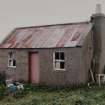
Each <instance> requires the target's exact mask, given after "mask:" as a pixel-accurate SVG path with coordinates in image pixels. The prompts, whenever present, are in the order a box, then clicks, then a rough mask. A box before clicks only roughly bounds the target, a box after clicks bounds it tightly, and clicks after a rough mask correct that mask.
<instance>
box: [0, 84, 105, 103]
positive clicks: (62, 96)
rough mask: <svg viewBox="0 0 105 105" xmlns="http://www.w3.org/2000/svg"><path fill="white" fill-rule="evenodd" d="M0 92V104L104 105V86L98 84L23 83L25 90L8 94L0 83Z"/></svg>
mask: <svg viewBox="0 0 105 105" xmlns="http://www.w3.org/2000/svg"><path fill="white" fill-rule="evenodd" d="M0 93H2V95H3V97H2V98H1V100H0V105H105V87H100V88H99V87H98V86H94V87H91V88H87V87H85V88H79V89H70V88H50V87H49V88H48V87H33V86H30V85H25V90H23V91H17V92H16V94H15V95H14V96H8V95H5V87H4V86H3V85H0Z"/></svg>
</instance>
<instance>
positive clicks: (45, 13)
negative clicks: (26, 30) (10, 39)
mask: <svg viewBox="0 0 105 105" xmlns="http://www.w3.org/2000/svg"><path fill="white" fill-rule="evenodd" d="M97 3H100V4H102V11H103V13H105V0H0V42H1V41H2V40H3V39H4V38H5V37H6V36H7V35H8V34H9V33H10V32H11V31H12V30H13V29H14V28H15V27H20V26H35V25H45V24H57V23H70V22H79V21H88V20H89V19H90V16H91V14H92V13H94V12H95V6H96V4H97Z"/></svg>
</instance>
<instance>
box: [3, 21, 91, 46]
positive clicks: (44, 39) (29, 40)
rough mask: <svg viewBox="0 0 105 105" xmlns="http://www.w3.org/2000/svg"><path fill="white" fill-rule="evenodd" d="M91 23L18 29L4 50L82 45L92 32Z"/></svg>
mask: <svg viewBox="0 0 105 105" xmlns="http://www.w3.org/2000/svg"><path fill="white" fill-rule="evenodd" d="M91 28H92V24H91V23H87V22H84V23H78V24H76V23H75V24H62V25H51V26H39V27H27V28H26V27H25V28H17V29H16V30H15V31H14V33H12V34H11V35H10V37H9V38H7V39H6V40H5V41H4V43H3V45H2V47H3V48H53V47H75V46H78V45H81V43H82V42H83V40H84V37H85V36H86V35H87V34H88V32H89V31H90V30H91Z"/></svg>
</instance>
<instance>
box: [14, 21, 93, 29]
mask: <svg viewBox="0 0 105 105" xmlns="http://www.w3.org/2000/svg"><path fill="white" fill-rule="evenodd" d="M86 23H87V24H88V23H91V22H90V21H83V22H72V23H58V24H47V25H36V26H26V27H17V28H15V29H25V28H39V27H49V26H60V25H75V24H86Z"/></svg>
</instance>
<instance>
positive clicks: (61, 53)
mask: <svg viewBox="0 0 105 105" xmlns="http://www.w3.org/2000/svg"><path fill="white" fill-rule="evenodd" d="M60 59H61V60H64V59H65V58H64V52H60Z"/></svg>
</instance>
